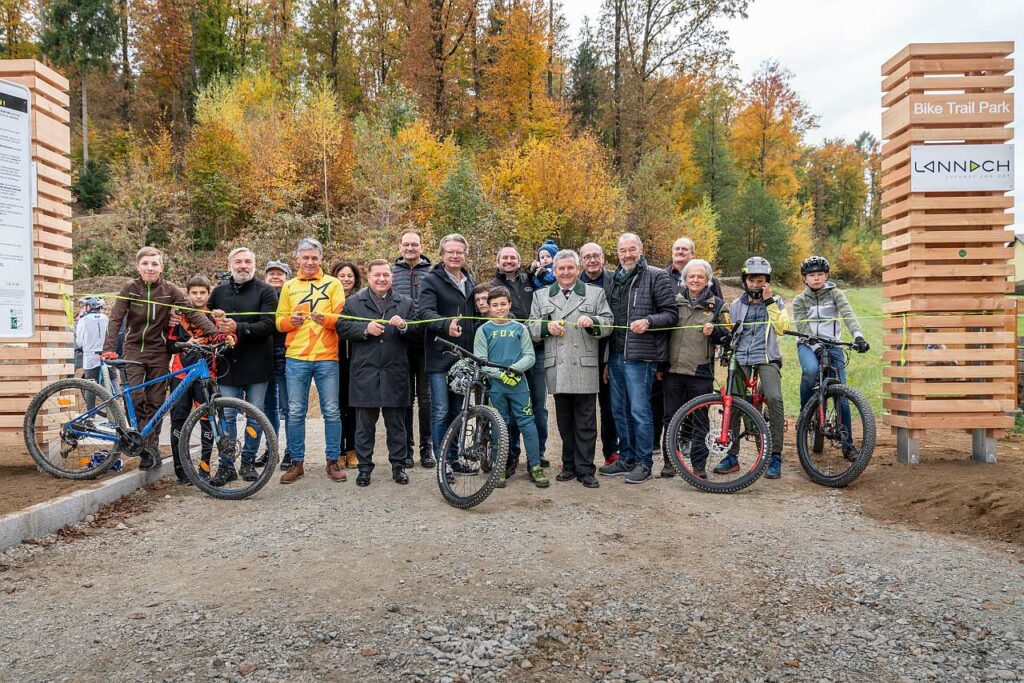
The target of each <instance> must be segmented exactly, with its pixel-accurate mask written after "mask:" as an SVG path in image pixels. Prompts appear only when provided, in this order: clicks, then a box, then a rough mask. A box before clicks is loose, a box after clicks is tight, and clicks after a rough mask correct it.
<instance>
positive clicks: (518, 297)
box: [491, 270, 533, 322]
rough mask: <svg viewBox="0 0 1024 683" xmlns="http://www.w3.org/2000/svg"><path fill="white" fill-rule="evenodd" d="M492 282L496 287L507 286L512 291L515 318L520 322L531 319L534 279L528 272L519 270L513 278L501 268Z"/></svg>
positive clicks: (513, 315)
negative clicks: (507, 275) (508, 276)
mask: <svg viewBox="0 0 1024 683" xmlns="http://www.w3.org/2000/svg"><path fill="white" fill-rule="evenodd" d="M491 284H492V285H494V286H495V287H505V288H506V289H508V291H509V292H511V293H512V317H513V318H514V319H516V320H518V321H519V322H523V321H524V320H529V319H530V309H531V308H532V307H533V279H532V278H531V277H530V276H529V275H528V274H527V273H525V272H523V271H522V270H517V271H516V273H515V275H513V276H512V279H509V278H507V277H506V276H505V273H503V272H501V271H500V270H499V271H498V272H497V273H496V274H495V275H494V279H493V280H491Z"/></svg>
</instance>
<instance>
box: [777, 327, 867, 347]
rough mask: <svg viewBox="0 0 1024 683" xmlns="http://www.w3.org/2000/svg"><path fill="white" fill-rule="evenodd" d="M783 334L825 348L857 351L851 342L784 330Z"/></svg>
mask: <svg viewBox="0 0 1024 683" xmlns="http://www.w3.org/2000/svg"><path fill="white" fill-rule="evenodd" d="M783 334H788V335H789V336H791V337H797V338H799V339H805V340H807V341H811V342H817V343H819V344H824V345H825V346H845V347H846V348H848V349H854V350H856V349H857V347H856V346H855V345H854V344H852V343H851V342H844V341H839V340H837V339H826V338H824V337H818V336H815V335H813V334H804V333H803V332H797V331H796V330H786V331H785V332H784V333H783Z"/></svg>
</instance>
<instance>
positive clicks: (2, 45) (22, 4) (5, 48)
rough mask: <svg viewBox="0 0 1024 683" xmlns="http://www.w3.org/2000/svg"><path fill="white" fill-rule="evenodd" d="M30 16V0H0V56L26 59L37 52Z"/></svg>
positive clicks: (31, 12)
mask: <svg viewBox="0 0 1024 683" xmlns="http://www.w3.org/2000/svg"><path fill="white" fill-rule="evenodd" d="M32 17H33V8H32V4H31V0H0V31H2V33H0V58H2V59H26V58H28V57H34V56H35V55H36V54H37V53H38V48H37V47H36V45H35V43H34V42H33V40H34V38H35V35H34V34H35V31H34V30H33V27H32Z"/></svg>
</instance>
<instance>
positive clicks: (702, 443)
mask: <svg viewBox="0 0 1024 683" xmlns="http://www.w3.org/2000/svg"><path fill="white" fill-rule="evenodd" d="M730 422H731V424H725V403H724V401H723V399H722V396H721V394H704V395H703V396H698V397H697V398H695V399H692V400H690V401H689V402H687V403H686V404H685V405H684V406H683V407H682V408H680V409H679V410H677V411H676V414H675V415H673V416H672V421H671V422H669V425H668V435H667V443H668V448H669V451H668V452H669V453H670V454H671V455H672V463H673V464H674V465H675V468H676V471H677V472H679V476H681V477H682V478H683V479H685V480H686V481H687V482H688V483H689V484H690V485H692V486H694V487H695V488H698V489H700V490H701V491H707V492H708V493H736V492H737V491H739V490H741V489H745V488H746V487H748V486H750V485H751V484H753V483H754V482H755V481H757V480H758V478H760V476H761V475H762V474H764V471H765V469H766V468H767V467H768V453H769V450H770V448H771V437H770V436H769V433H768V425H767V424H765V421H764V418H763V417H761V415H760V413H758V411H757V410H755V409H754V406H752V405H751V404H750V403H747V402H746V401H744V400H743V399H741V398H736V397H733V398H732V419H731V420H730ZM716 470H718V471H717V472H716Z"/></svg>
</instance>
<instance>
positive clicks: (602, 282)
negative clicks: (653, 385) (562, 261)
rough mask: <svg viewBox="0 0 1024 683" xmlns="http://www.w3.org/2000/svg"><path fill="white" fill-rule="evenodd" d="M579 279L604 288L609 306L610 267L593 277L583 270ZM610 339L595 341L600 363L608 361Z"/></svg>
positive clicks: (611, 276) (610, 289)
mask: <svg viewBox="0 0 1024 683" xmlns="http://www.w3.org/2000/svg"><path fill="white" fill-rule="evenodd" d="M580 280H582V281H583V282H584V283H585V284H588V285H594V286H595V287H601V288H602V289H604V297H605V298H606V299H607V300H608V305H609V306H611V301H612V288H613V287H612V286H613V285H614V284H615V272H614V271H613V270H612V269H611V268H602V269H601V274H600V275H598V276H597V277H595V278H592V277H590V276H589V275H587V271H585V270H584V271H583V272H581V273H580ZM612 332H614V330H612ZM611 341H612V338H611V336H607V337H601V339H600V341H598V342H597V355H598V358H599V359H600V361H601V363H602V364H604V363H607V362H608V345H609V344H610V343H611ZM602 419H604V418H602Z"/></svg>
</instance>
